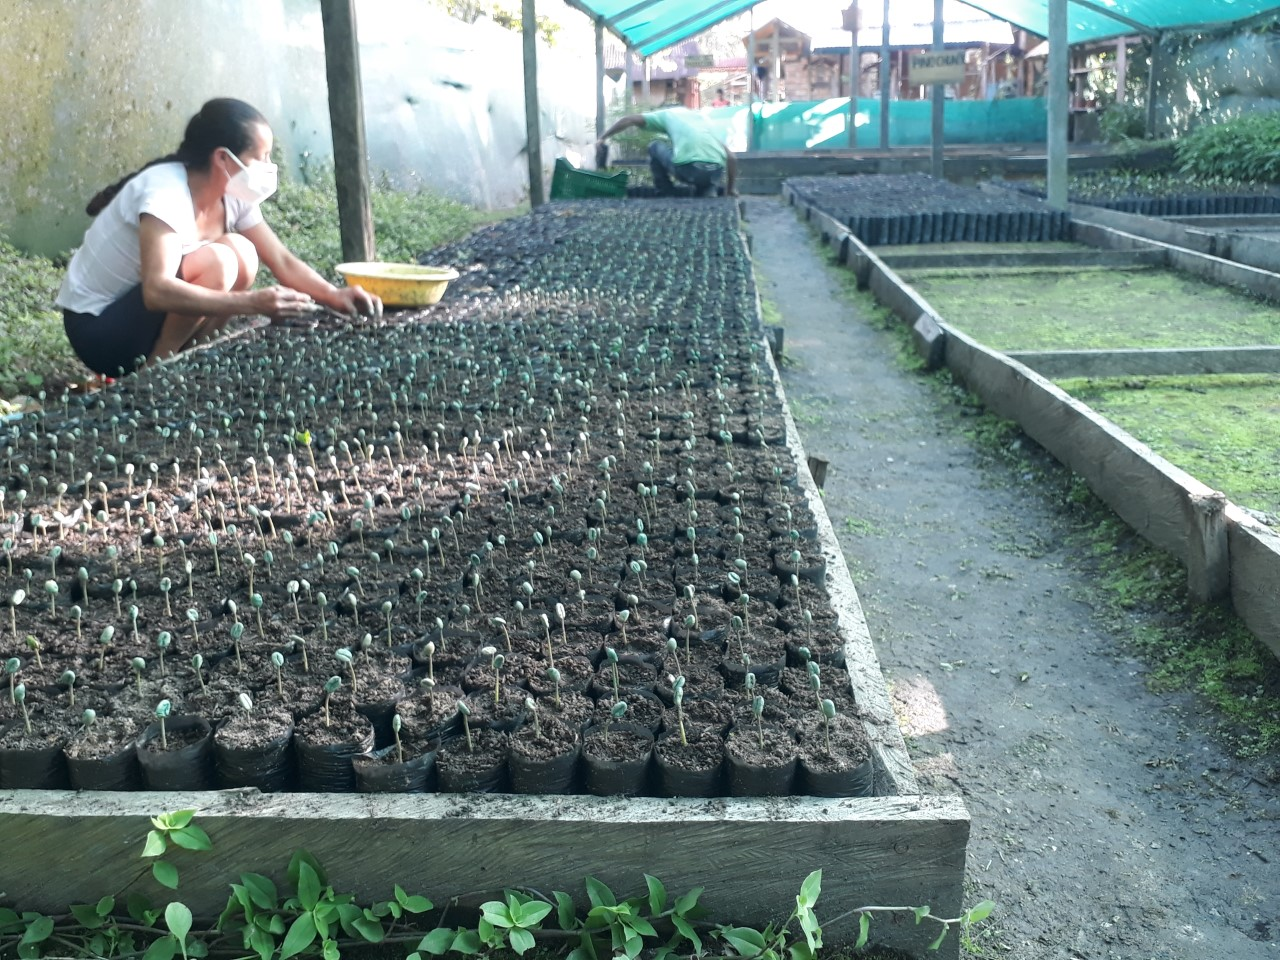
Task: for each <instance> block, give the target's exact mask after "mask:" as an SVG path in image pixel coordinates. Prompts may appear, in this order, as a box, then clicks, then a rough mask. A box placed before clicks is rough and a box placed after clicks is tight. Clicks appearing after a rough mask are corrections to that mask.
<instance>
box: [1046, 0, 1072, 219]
mask: <svg viewBox="0 0 1280 960" xmlns="http://www.w3.org/2000/svg"><path fill="white" fill-rule="evenodd" d="M1069 52H1070V50H1069V47H1068V43H1067V0H1049V60H1048V64H1047V66H1046V69H1047V70H1048V71H1049V76H1048V82H1047V83H1046V84H1045V95H1046V96H1047V97H1048V98H1049V103H1048V114H1049V118H1048V123H1049V129H1048V134H1047V136H1046V141H1047V145H1048V154H1049V159H1048V170H1047V172H1046V180H1047V181H1048V191H1047V192H1048V197H1047V199H1048V201H1049V205H1050V206H1052V207H1057V208H1058V209H1060V210H1065V209H1066V207H1067V116H1068V108H1069V106H1070V90H1069V88H1068V80H1069V77H1068V75H1067V71H1068V67H1067V64H1068V54H1069Z"/></svg>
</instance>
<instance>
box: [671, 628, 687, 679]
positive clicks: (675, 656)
mask: <svg viewBox="0 0 1280 960" xmlns="http://www.w3.org/2000/svg"><path fill="white" fill-rule="evenodd" d="M679 650H680V644H679V643H678V642H676V638H675V637H668V638H667V653H669V654H670V655H671V659H672V661H673V662H674V663H675V665H676V676H678V677H683V676H684V671H683V670H681V669H680V653H679Z"/></svg>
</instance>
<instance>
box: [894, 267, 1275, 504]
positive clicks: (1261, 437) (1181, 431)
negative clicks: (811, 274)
mask: <svg viewBox="0 0 1280 960" xmlns="http://www.w3.org/2000/svg"><path fill="white" fill-rule="evenodd" d="M904 276H905V277H906V278H907V279H908V281H909V282H910V283H911V284H912V285H913V286H914V287H915V288H916V289H917V290H918V291H920V293H921V294H922V295H923V296H924V297H925V299H927V300H928V301H929V302H930V303H931V304H932V305H933V307H934V308H935V309H937V310H938V311H939V313H941V315H942V316H943V317H944V318H945V319H946V320H947V321H948V322H949V323H952V324H954V325H956V326H958V327H960V328H961V329H963V330H964V331H965V332H966V333H969V334H970V335H972V336H973V337H975V338H976V339H978V340H980V341H981V342H983V343H985V344H987V345H988V346H991V347H994V348H995V349H998V350H1100V349H1110V348H1116V349H1120V348H1157V347H1196V346H1200V347H1221V346H1256V345H1266V344H1280V308H1277V307H1276V306H1275V305H1273V304H1269V303H1265V302H1263V301H1261V300H1256V299H1254V298H1252V297H1249V296H1247V295H1245V294H1243V293H1240V292H1237V291H1235V290H1231V289H1229V288H1226V287H1220V286H1216V285H1214V284H1211V283H1207V282H1205V281H1203V280H1199V279H1196V278H1194V277H1189V276H1186V275H1184V274H1179V273H1176V272H1174V271H1171V270H1163V269H1155V268H1144V269H1129V270H1109V269H1105V268H1099V269H1092V268H1086V269H1080V268H1074V267H1073V268H1066V267H1062V268H1052V269H1038V268H1037V269H1025V268H1018V269H989V270H988V269H983V270H980V271H978V270H950V269H948V270H942V269H938V270H914V271H906V272H905V273H904ZM1059 385H1060V386H1061V387H1062V388H1063V389H1064V390H1066V391H1067V392H1068V393H1070V394H1072V395H1073V396H1075V397H1078V398H1079V399H1081V400H1083V401H1084V402H1085V403H1087V404H1089V405H1090V406H1091V407H1093V408H1094V409H1095V410H1097V411H1098V412H1099V413H1101V414H1102V415H1103V416H1105V417H1107V418H1109V419H1110V420H1112V421H1113V422H1114V423H1116V424H1117V425H1118V426H1120V427H1122V428H1123V429H1125V430H1127V431H1129V432H1130V433H1131V434H1133V435H1134V436H1135V437H1137V438H1138V439H1139V440H1141V441H1142V442H1143V443H1146V444H1147V445H1148V446H1150V447H1151V448H1152V449H1153V450H1155V451H1156V453H1158V454H1160V455H1161V456H1163V457H1164V458H1165V459H1167V460H1169V461H1170V462H1171V463H1174V464H1176V465H1177V466H1179V467H1181V468H1182V469H1183V470H1185V471H1187V473H1189V474H1191V475H1192V476H1194V477H1196V478H1197V479H1198V480H1201V481H1202V482H1204V483H1207V484H1208V485H1209V486H1211V487H1214V488H1215V489H1218V490H1221V491H1222V492H1223V493H1225V494H1226V495H1227V496H1228V497H1229V498H1230V499H1231V500H1233V501H1234V502H1236V503H1238V504H1240V505H1242V506H1246V507H1251V508H1252V509H1255V510H1262V511H1265V512H1267V513H1278V512H1280V474H1278V473H1277V472H1276V470H1275V464H1276V463H1277V462H1280V377H1277V376H1261V375H1259V376H1216V377H1142V378H1133V377H1130V378H1124V379H1119V380H1069V381H1063V382H1062V383H1060V384H1059Z"/></svg>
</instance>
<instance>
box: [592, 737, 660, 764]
mask: <svg viewBox="0 0 1280 960" xmlns="http://www.w3.org/2000/svg"><path fill="white" fill-rule="evenodd" d="M652 749H653V738H652V737H644V736H641V735H640V734H638V733H633V732H631V731H629V730H610V731H609V734H608V736H606V735H605V733H604V731H603V729H602V730H600V731H593V732H591V733H588V734H587V736H586V738H585V739H584V740H583V741H582V752H583V753H584V754H586V755H587V756H589V757H592V758H594V759H596V760H609V761H612V762H614V763H622V762H625V761H631V760H640V759H642V758H643V757H645V756H647V755H648V753H649V751H650V750H652Z"/></svg>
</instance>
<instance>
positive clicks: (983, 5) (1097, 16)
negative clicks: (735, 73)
mask: <svg viewBox="0 0 1280 960" xmlns="http://www.w3.org/2000/svg"><path fill="white" fill-rule="evenodd" d="M565 2H566V3H568V4H569V6H571V7H574V8H575V9H578V10H581V11H582V12H583V13H585V14H586V15H587V16H589V17H591V18H592V19H593V20H596V19H600V20H603V21H604V24H605V27H606V28H607V29H608V30H610V31H611V32H613V33H614V34H616V35H617V36H618V37H619V38H621V40H622V41H623V42H624V43H626V44H627V45H629V46H630V47H632V48H633V49H634V50H635V51H636V52H637V53H638V54H639V55H640V56H642V57H647V56H651V55H652V54H655V53H657V52H658V51H659V50H665V49H666V48H667V47H670V46H673V45H675V44H677V43H679V42H680V41H681V40H686V39H688V38H689V37H692V36H695V35H696V34H699V33H701V32H702V31H703V30H706V29H708V28H709V27H713V26H715V25H716V24H717V23H719V22H720V21H721V20H726V19H728V18H729V17H732V16H734V15H736V14H739V13H741V12H742V11H744V10H747V9H748V8H750V7H753V6H755V4H756V3H757V2H758V0H565ZM963 2H965V3H967V4H968V5H969V6H971V7H973V8H975V9H977V10H981V11H983V12H984V13H988V14H990V15H991V16H993V17H998V18H999V19H1001V20H1007V21H1008V22H1009V23H1011V24H1013V25H1014V26H1016V27H1021V28H1023V29H1024V30H1030V31H1031V32H1032V33H1036V34H1039V35H1040V36H1042V37H1044V36H1048V34H1049V0H963ZM848 5H849V4H848V0H832V2H831V9H832V15H833V16H836V15H837V14H838V13H839V11H840V10H841V9H843V8H844V7H847V6H848ZM1268 13H1278V14H1280V5H1277V4H1276V2H1275V0H1087V2H1085V0H1079V2H1077V0H1071V2H1069V3H1068V6H1067V18H1068V26H1067V30H1068V36H1069V37H1070V40H1071V42H1072V43H1083V42H1086V41H1089V40H1105V39H1107V38H1108V37H1118V36H1123V35H1126V34H1134V33H1156V32H1158V31H1161V30H1189V29H1194V28H1197V27H1202V26H1203V27H1213V26H1221V25H1224V24H1229V23H1233V22H1235V21H1238V20H1248V19H1250V18H1251V17H1257V16H1262V15H1265V14H1268Z"/></svg>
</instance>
